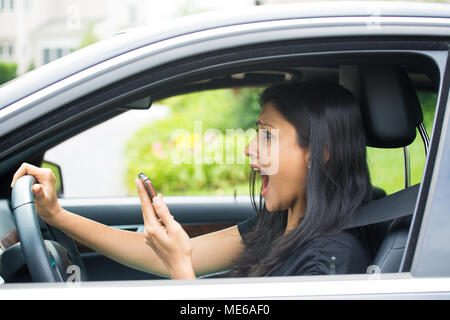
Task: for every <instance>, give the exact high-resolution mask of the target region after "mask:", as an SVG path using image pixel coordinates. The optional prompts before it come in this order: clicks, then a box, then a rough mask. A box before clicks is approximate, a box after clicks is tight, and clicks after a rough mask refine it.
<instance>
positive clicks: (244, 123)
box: [126, 89, 259, 195]
mask: <svg viewBox="0 0 450 320" xmlns="http://www.w3.org/2000/svg"><path fill="white" fill-rule="evenodd" d="M255 92H256V90H252V89H245V90H211V91H205V92H201V93H191V94H186V95H182V96H176V97H172V98H170V99H166V100H163V101H161V102H160V103H162V104H164V105H166V106H168V107H169V108H170V112H171V115H170V116H169V117H168V118H165V119H162V120H159V121H156V122H152V123H149V124H148V125H145V126H143V127H141V128H140V129H139V130H137V131H136V133H135V134H134V135H133V136H132V138H131V139H130V140H129V141H128V143H127V146H126V181H127V188H128V190H129V193H130V194H136V191H135V190H136V187H135V185H134V182H133V181H134V178H135V177H136V176H137V174H138V173H139V172H141V171H142V172H144V173H146V174H147V175H148V176H149V177H150V179H151V180H152V182H153V183H154V185H155V187H156V188H157V189H158V192H161V193H164V194H172V195H173V194H190V195H192V194H211V193H212V194H233V192H234V188H237V192H238V193H239V194H242V193H246V194H248V177H249V173H250V168H249V163H248V160H247V159H246V157H245V156H244V148H245V146H246V145H247V144H248V142H249V141H250V139H251V138H253V136H254V135H255V134H256V133H254V132H252V131H251V130H250V131H247V129H248V128H252V127H254V124H255V122H256V119H257V116H258V113H259V111H258V110H257V108H256V104H255V103H253V102H252V97H256V96H257V95H256V94H255ZM243 104H245V105H243ZM247 104H248V105H247ZM258 109H259V107H258ZM248 110H250V111H248ZM246 111H247V112H249V113H252V114H253V118H252V117H251V116H249V115H246V114H245V113H246ZM251 118H252V119H251ZM250 119H251V121H250ZM235 129H236V130H235ZM237 129H242V130H237ZM230 130H234V131H233V132H230Z"/></svg>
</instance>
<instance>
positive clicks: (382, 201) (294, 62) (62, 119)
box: [0, 2, 450, 314]
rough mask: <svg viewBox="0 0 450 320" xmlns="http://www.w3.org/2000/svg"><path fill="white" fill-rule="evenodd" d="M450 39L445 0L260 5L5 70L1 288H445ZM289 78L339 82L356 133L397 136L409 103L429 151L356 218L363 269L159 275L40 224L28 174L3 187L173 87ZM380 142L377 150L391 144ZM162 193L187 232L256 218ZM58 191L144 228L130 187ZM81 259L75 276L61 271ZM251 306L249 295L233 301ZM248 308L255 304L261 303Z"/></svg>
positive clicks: (8, 294)
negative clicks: (379, 231)
mask: <svg viewBox="0 0 450 320" xmlns="http://www.w3.org/2000/svg"><path fill="white" fill-rule="evenodd" d="M449 45H450V5H447V4H432V3H401V2H361V3H356V2H351V3H346V2H330V3H323V2H320V3H302V4H294V5H277V6H261V7H255V8H253V9H251V10H246V11H244V10H243V11H242V12H238V13H236V12H228V13H220V14H219V13H218V14H215V13H214V14H200V15H194V16H191V17H187V18H183V19H179V20H176V21H170V23H167V24H165V25H161V26H160V27H158V28H153V27H151V28H150V27H148V28H147V27H145V28H138V29H133V30H128V31H125V32H123V33H120V34H117V35H115V36H114V37H112V38H111V39H109V40H105V41H101V42H99V43H97V44H95V45H92V46H90V47H88V48H85V49H82V50H80V51H77V52H74V53H72V54H70V55H68V56H65V57H63V58H61V59H59V60H57V61H54V62H52V63H50V64H48V65H45V66H43V67H41V68H38V69H36V70H34V71H32V72H30V73H27V74H25V75H24V76H22V77H20V78H19V79H16V80H14V81H12V82H10V83H7V84H6V85H4V86H2V87H1V88H0V239H1V243H2V245H1V256H0V258H1V260H0V275H1V277H2V279H3V280H4V283H3V284H2V285H0V299H2V300H3V299H15V298H21V299H23V298H39V299H41V298H45V299H65V298H67V299H71V298H82V299H91V298H92V299H97V298H99V297H101V298H102V299H136V298H137V299H142V298H143V299H287V298H288V299H291V298H295V299H297V298H302V299H303V298H305V299H322V298H331V299H354V298H357V299H361V298H369V299H379V298H382V299H387V298H388V299H391V298H392V299H410V298H414V299H426V298H437V299H448V298H450V246H449V236H448V235H449V232H450V215H449V214H448V213H449V211H450V196H449V191H448V190H450V178H449V177H450V162H449V161H448V160H445V159H448V158H449V157H450V131H447V127H448V124H449V113H450V105H449V99H448V98H449V83H450V57H449ZM290 78H299V79H302V80H307V81H315V80H317V79H320V80H324V79H325V80H328V81H331V82H334V83H339V84H341V85H343V86H345V87H347V88H348V89H349V90H351V91H352V92H353V93H354V94H355V96H357V97H358V98H359V99H360V101H361V105H362V106H363V107H364V108H366V109H365V112H366V114H368V115H369V116H368V118H367V119H366V121H367V123H369V124H372V125H373V126H374V128H375V129H374V128H372V129H370V128H369V129H367V128H366V129H367V130H368V131H369V132H371V131H370V130H374V131H376V130H377V128H376V127H377V126H381V127H383V128H384V129H386V130H387V131H389V132H394V133H393V134H394V135H395V134H397V133H398V132H397V131H401V130H402V128H403V127H402V125H401V123H402V121H403V120H405V119H410V118H411V114H414V116H413V117H414V119H413V120H414V126H417V132H419V134H421V136H422V139H423V141H424V149H425V152H426V153H427V157H426V164H425V169H424V171H423V176H422V178H421V181H420V183H419V184H418V185H416V186H411V183H410V181H409V179H408V164H409V162H408V161H409V160H408V157H406V156H405V163H406V164H407V165H406V169H405V170H406V171H405V172H406V174H405V176H406V179H405V180H406V181H405V190H404V192H403V191H401V192H399V193H398V194H394V196H392V195H388V196H385V193H383V192H382V190H379V191H381V192H380V196H379V199H378V200H375V201H374V203H372V204H371V205H372V207H371V208H370V210H372V211H371V212H375V213H374V214H373V215H372V216H370V215H367V214H366V216H365V217H366V218H367V217H368V219H369V220H367V221H365V222H364V221H362V222H360V223H362V224H367V223H378V222H387V223H385V226H386V228H385V229H384V232H385V233H384V236H383V239H382V240H383V241H382V245H381V247H380V249H379V252H378V254H377V257H376V259H375V261H374V263H373V265H372V266H370V267H369V269H368V273H367V274H348V275H324V276H295V277H270V278H227V277H221V275H220V274H218V275H211V276H210V277H205V278H203V279H199V280H168V279H162V278H159V277H157V276H154V275H151V274H146V273H143V272H141V271H137V270H134V269H132V268H128V267H125V266H123V265H121V264H119V263H117V262H114V261H112V260H110V259H108V258H107V257H105V256H103V255H101V254H99V253H96V252H93V251H91V250H89V249H87V248H85V247H82V246H80V245H79V244H77V243H75V242H74V241H72V239H70V238H68V237H67V236H65V235H64V234H62V233H58V230H55V229H53V228H51V227H48V228H46V227H45V225H44V224H42V223H41V224H40V223H39V220H38V218H37V217H36V214H35V212H34V210H33V205H32V202H33V199H32V195H31V194H30V191H29V186H30V183H31V180H30V179H28V180H27V179H23V180H22V182H21V183H17V184H16V186H15V187H14V190H13V192H12V195H13V199H12V201H11V191H10V190H11V189H10V182H11V180H12V175H13V173H14V172H15V171H16V170H17V168H18V167H19V166H20V164H21V163H22V162H29V163H33V164H35V165H38V166H39V165H41V163H42V161H43V160H44V156H45V153H46V151H47V150H49V149H51V148H52V147H54V146H56V145H58V144H60V143H62V142H64V141H66V140H68V139H69V138H71V137H73V136H75V135H77V134H78V133H81V132H83V131H85V130H87V129H88V128H92V127H94V126H97V125H99V124H101V123H103V122H105V121H107V120H109V119H111V118H114V117H116V116H119V115H121V114H123V113H124V112H127V111H128V110H132V109H134V110H139V109H141V111H140V112H142V113H145V112H148V111H147V109H149V108H150V105H151V103H152V101H158V100H161V99H164V98H167V97H172V96H176V95H179V94H184V93H189V92H199V91H203V90H210V89H217V88H240V87H247V86H253V87H261V86H265V85H268V84H270V83H273V82H276V81H280V80H284V79H290ZM416 91H417V92H422V91H424V92H432V93H434V94H437V104H436V111H435V116H434V124H433V131H432V133H431V134H430V137H428V135H427V133H426V130H424V128H423V125H422V123H421V119H419V118H420V117H419V118H417V117H416V116H415V115H416V113H417V110H416V109H414V106H413V104H414V103H413V102H412V100H411V99H412V98H411V97H412V96H413V95H415V94H416ZM225 107H226V106H224V108H225ZM419 107H420V105H419ZM376 114H378V115H380V117H381V118H377V119H378V120H377V119H375V118H376ZM380 119H381V120H380ZM377 121H378V122H377ZM380 121H381V124H380ZM408 121H409V120H408ZM384 129H383V130H384ZM413 131H414V132H416V130H415V127H413ZM400 134H402V133H400ZM414 136H415V134H414ZM112 138H113V137H112ZM389 139H390V138H389V137H388V138H387V140H386V141H385V144H384V145H381V146H378V147H385V148H390V147H392V146H393V144H392V143H391V142H392V141H391V140H389ZM392 139H394V138H392ZM447 139H449V140H447ZM92 143H93V144H101V143H102V141H92ZM394 144H396V143H394ZM396 147H399V145H396ZM401 147H405V150H407V149H406V147H407V145H401ZM405 155H407V153H405ZM83 156H86V157H88V156H89V154H85V155H83ZM61 170H62V171H64V168H61ZM91 170H96V168H91ZM60 183H61V184H63V181H60ZM409 191H410V192H409ZM406 192H409V193H406ZM405 195H406V196H405ZM396 197H397V198H398V197H400V199H401V200H398V199H397V200H398V201H397V200H396ZM402 197H404V198H402ZM408 197H409V198H408ZM392 199H394V200H392ZM395 201H397V202H395ZM166 202H167V204H168V206H169V209H170V211H171V213H172V214H173V215H174V216H175V218H176V220H177V221H179V222H180V223H181V224H183V225H185V226H186V228H187V229H189V230H190V232H195V234H199V233H202V232H203V233H204V232H210V231H213V230H217V229H221V228H224V227H227V226H230V225H233V224H236V223H238V222H240V221H242V220H244V219H246V218H247V217H250V216H252V215H254V211H253V208H252V206H251V203H250V199H249V198H248V197H245V196H238V197H233V196H232V195H230V196H183V197H170V196H167V197H166ZM60 203H61V205H62V206H63V207H65V208H66V209H68V210H70V211H72V212H76V213H78V214H80V215H82V216H85V217H88V218H90V219H93V220H96V221H99V222H101V223H104V224H106V225H110V226H114V227H117V228H122V229H127V230H132V231H136V232H139V229H140V227H141V226H142V225H143V221H142V214H141V210H140V202H139V199H138V198H137V197H117V198H96V197H95V195H93V196H92V197H90V198H64V197H61V199H60ZM377 208H378V209H377ZM367 210H369V209H367ZM402 210H403V211H405V210H406V211H408V212H406V213H404V212H403V213H401V212H400V211H402ZM399 212H400V213H399ZM378 214H379V215H378ZM363 217H364V216H363ZM370 219H375V220H376V219H378V220H377V221H372V220H370ZM41 229H42V232H41ZM47 231H48V232H47ZM72 267H73V268H72ZM77 267H78V269H77ZM80 270H81V271H82V273H83V274H82V275H81V276H79V278H80V279H81V280H85V281H81V282H76V281H75V282H73V281H71V280H73V279H74V276H78V275H77V272H78V271H80ZM75 280H77V279H75ZM36 282H38V283H36ZM227 308H228V309H227V312H229V313H231V312H232V310H231V309H230V308H231V307H230V306H228V307H227ZM235 308H237V309H233V310H234V311H233V312H235V313H236V312H244V311H243V309H242V308H243V307H242V306H241V307H235ZM239 308H241V309H239ZM249 308H257V306H256V307H255V306H246V311H245V312H247V313H248V312H250V311H249V310H250V309H249ZM238 310H240V311H238ZM178 311H179V312H181V310H178ZM178 311H177V312H178ZM184 311H185V312H188V311H187V310H184ZM216 312H218V310H217V309H216ZM220 312H225V307H224V308H222V309H221V311H220ZM255 312H256V311H255ZM258 312H260V314H262V313H264V312H268V310H267V309H264V306H262V307H260V310H259V311H258Z"/></svg>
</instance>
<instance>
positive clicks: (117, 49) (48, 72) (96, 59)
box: [0, 1, 450, 109]
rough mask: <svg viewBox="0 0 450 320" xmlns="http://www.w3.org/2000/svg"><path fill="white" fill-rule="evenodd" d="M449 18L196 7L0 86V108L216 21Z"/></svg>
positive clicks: (375, 9) (366, 6)
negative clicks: (192, 11)
mask: <svg viewBox="0 0 450 320" xmlns="http://www.w3.org/2000/svg"><path fill="white" fill-rule="evenodd" d="M371 16H383V17H434V18H450V5H449V4H437V3H410V2H409V3H406V2H378V1H377V2H375V1H373V2H372V1H369V2H353V1H348V2H339V3H337V2H316V3H312V2H311V3H296V4H280V5H267V6H259V7H252V8H250V9H244V10H241V9H240V10H239V12H238V13H237V12H236V10H224V11H217V12H208V13H200V14H195V15H191V16H187V17H182V18H177V19H172V20H169V21H166V22H164V23H160V24H159V25H158V26H156V27H155V26H144V27H138V28H134V29H129V30H124V31H122V32H119V33H117V34H116V35H114V36H113V37H111V38H109V39H107V40H103V41H100V42H98V43H95V44H93V45H91V46H89V47H86V48H84V49H81V50H78V51H76V52H74V53H72V54H69V55H67V56H65V57H62V58H60V59H58V60H55V61H53V62H51V63H49V64H47V65H44V66H42V67H40V68H38V69H36V70H33V71H31V72H28V73H26V74H24V75H22V76H21V77H19V78H17V79H15V80H13V81H11V82H9V83H8V84H6V85H4V86H2V87H0V109H2V108H4V107H6V106H8V105H9V104H11V103H14V102H16V101H18V100H20V99H22V98H24V97H26V96H28V95H30V94H32V93H34V92H36V91H38V90H40V89H42V88H45V87H47V86H49V85H51V84H53V83H56V82H58V81H60V80H62V79H64V78H66V77H69V76H71V75H73V74H75V73H77V72H80V71H82V70H85V69H87V68H89V67H91V66H94V65H96V64H99V63H101V62H104V61H106V60H109V59H111V58H114V57H116V56H119V55H121V54H124V53H126V52H129V51H132V50H135V49H138V48H141V47H144V46H147V45H149V44H152V43H156V42H158V41H162V40H166V39H170V38H174V37H178V36H182V35H185V34H191V33H195V32H199V31H204V30H210V29H215V28H220V27H227V26H236V25H243V24H249V23H258V22H265V21H276V20H289V19H301V18H330V17H371Z"/></svg>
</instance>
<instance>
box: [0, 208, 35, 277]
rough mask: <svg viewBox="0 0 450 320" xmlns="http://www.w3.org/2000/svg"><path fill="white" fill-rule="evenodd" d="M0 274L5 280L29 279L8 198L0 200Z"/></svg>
mask: <svg viewBox="0 0 450 320" xmlns="http://www.w3.org/2000/svg"><path fill="white" fill-rule="evenodd" d="M0 276H1V277H2V278H3V279H4V280H5V281H6V282H16V281H19V282H21V281H27V279H29V274H28V269H27V268H26V264H25V261H24V258H23V255H22V252H21V250H20V243H19V236H18V234H17V230H16V225H15V223H14V217H13V214H12V211H11V208H10V205H9V200H0Z"/></svg>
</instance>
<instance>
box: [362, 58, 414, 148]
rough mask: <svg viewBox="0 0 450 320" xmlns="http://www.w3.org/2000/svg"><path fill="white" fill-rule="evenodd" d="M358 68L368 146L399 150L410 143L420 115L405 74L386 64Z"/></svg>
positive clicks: (397, 68)
mask: <svg viewBox="0 0 450 320" xmlns="http://www.w3.org/2000/svg"><path fill="white" fill-rule="evenodd" d="M358 69H359V79H360V104H361V109H362V114H363V119H364V124H365V130H366V136H367V145H368V146H370V147H377V148H399V147H404V146H407V145H409V144H411V143H412V142H413V141H414V139H415V137H416V127H417V125H419V124H420V123H421V122H422V121H423V114H422V109H421V107H420V103H419V99H418V98H417V94H416V91H415V89H414V88H413V86H412V84H411V81H410V80H409V77H408V75H407V74H406V72H405V71H404V70H402V69H400V68H399V67H396V66H386V65H364V66H359V68H358Z"/></svg>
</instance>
